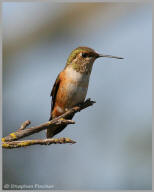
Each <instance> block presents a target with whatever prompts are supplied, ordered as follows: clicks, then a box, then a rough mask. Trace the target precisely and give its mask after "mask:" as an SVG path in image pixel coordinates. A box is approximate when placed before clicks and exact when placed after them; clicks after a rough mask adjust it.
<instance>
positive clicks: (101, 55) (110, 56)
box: [98, 54, 124, 59]
mask: <svg viewBox="0 0 154 192" xmlns="http://www.w3.org/2000/svg"><path fill="white" fill-rule="evenodd" d="M98 57H108V58H115V59H124V58H123V57H117V56H112V55H103V54H99V56H98Z"/></svg>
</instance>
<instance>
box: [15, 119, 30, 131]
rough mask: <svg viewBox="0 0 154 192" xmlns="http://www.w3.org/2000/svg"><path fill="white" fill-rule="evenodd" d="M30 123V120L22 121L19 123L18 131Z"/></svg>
mask: <svg viewBox="0 0 154 192" xmlns="http://www.w3.org/2000/svg"><path fill="white" fill-rule="evenodd" d="M30 124H31V122H30V121H29V120H27V121H25V122H23V123H22V124H21V127H20V128H19V129H18V131H20V130H24V129H26V127H27V126H28V125H30Z"/></svg>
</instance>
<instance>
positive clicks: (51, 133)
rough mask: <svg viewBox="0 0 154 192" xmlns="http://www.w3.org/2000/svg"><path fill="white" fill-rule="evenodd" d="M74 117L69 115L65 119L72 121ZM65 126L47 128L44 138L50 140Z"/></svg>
mask: <svg viewBox="0 0 154 192" xmlns="http://www.w3.org/2000/svg"><path fill="white" fill-rule="evenodd" d="M73 116H74V115H71V116H70V117H68V118H67V119H70V120H71V119H72V118H73ZM52 119H53V118H52V115H51V116H50V118H49V121H51V120H52ZM66 126H67V125H56V126H54V127H53V128H48V129H47V132H46V137H47V138H52V137H53V136H54V135H56V134H58V133H60V132H61V131H62V130H63V129H64V128H65V127H66Z"/></svg>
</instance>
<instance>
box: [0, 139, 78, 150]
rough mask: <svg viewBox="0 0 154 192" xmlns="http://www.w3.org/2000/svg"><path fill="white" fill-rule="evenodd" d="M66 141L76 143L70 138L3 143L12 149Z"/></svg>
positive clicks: (4, 146) (5, 146)
mask: <svg viewBox="0 0 154 192" xmlns="http://www.w3.org/2000/svg"><path fill="white" fill-rule="evenodd" d="M65 143H71V144H74V143H76V142H75V141H73V140H71V139H69V138H64V137H62V138H51V139H34V140H24V141H11V142H4V143H2V147H3V148H7V149H12V148H19V147H27V146H30V145H37V144H39V145H51V144H65Z"/></svg>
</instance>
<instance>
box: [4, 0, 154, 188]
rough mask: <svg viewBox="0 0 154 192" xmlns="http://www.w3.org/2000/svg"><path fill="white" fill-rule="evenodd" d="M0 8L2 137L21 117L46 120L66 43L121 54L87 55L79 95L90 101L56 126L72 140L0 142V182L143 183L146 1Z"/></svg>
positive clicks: (148, 112) (148, 111)
mask: <svg viewBox="0 0 154 192" xmlns="http://www.w3.org/2000/svg"><path fill="white" fill-rule="evenodd" d="M2 11H3V12H2V16H3V136H6V135H7V134H9V133H10V132H13V131H15V130H16V129H17V128H19V126H20V124H21V123H22V122H23V121H25V120H27V119H28V120H31V122H32V125H38V124H40V123H43V122H45V121H47V120H48V118H49V113H50V101H51V98H50V97H49V95H50V91H51V88H52V86H53V83H54V81H55V79H56V76H57V75H58V73H59V72H60V71H61V70H62V69H63V68H64V66H65V63H66V60H67V57H68V55H69V54H70V52H71V51H72V49H74V48H76V47H78V46H89V47H91V48H93V49H95V50H96V51H97V52H99V53H103V54H111V55H117V56H121V57H124V58H125V59H124V60H116V59H107V58H106V59H105V58H104V59H99V60H97V61H96V62H95V64H94V67H93V71H92V74H91V79H90V84H89V89H88V94H87V97H88V98H89V97H90V98H91V99H93V100H96V104H95V105H94V106H93V107H90V108H87V109H86V110H84V111H82V112H81V113H79V114H77V115H76V116H75V118H74V120H75V121H76V124H75V125H70V126H68V127H67V128H66V129H65V130H64V131H63V132H61V133H60V134H59V135H57V137H63V136H65V137H70V138H72V139H73V140H76V141H77V143H76V144H74V145H69V144H66V145H51V146H32V147H27V148H21V149H14V150H6V149H4V150H3V184H4V185H5V184H9V185H8V188H10V185H11V184H18V185H19V184H20V185H24V184H25V185H33V184H40V185H45V184H46V185H53V186H54V189H65V190H68V189H71V190H73V189H78V190H79V189H80V190H84V189H86V190H89V189H93V190H96V189H152V70H151V69H152V6H151V4H146V3H51V2H50V3H47V2H33V3H32V2H27V3H24V2H22V3H19V2H17V3H15V2H14V3H11V2H8V3H3V10H2ZM44 137H45V133H44V132H41V133H39V134H35V135H33V136H31V137H29V138H44ZM45 188H46V187H44V189H45Z"/></svg>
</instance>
